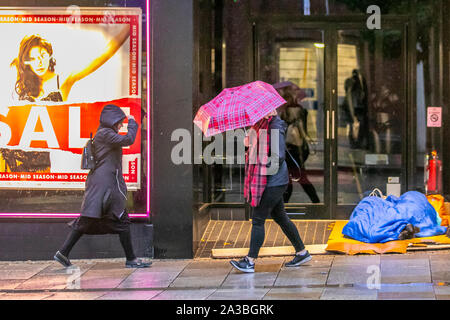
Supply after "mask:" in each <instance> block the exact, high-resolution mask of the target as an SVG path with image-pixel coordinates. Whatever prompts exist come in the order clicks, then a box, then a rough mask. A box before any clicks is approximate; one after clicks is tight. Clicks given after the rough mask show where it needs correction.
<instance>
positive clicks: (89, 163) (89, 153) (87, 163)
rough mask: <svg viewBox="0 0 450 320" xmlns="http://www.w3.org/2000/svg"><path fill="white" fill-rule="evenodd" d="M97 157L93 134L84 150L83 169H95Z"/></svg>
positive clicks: (82, 157) (82, 156) (82, 155)
mask: <svg viewBox="0 0 450 320" xmlns="http://www.w3.org/2000/svg"><path fill="white" fill-rule="evenodd" d="M95 164H96V163H95V157H94V139H92V132H91V135H90V137H89V140H88V141H87V142H86V145H85V146H84V148H83V153H82V154H81V169H84V170H91V169H94V168H95Z"/></svg>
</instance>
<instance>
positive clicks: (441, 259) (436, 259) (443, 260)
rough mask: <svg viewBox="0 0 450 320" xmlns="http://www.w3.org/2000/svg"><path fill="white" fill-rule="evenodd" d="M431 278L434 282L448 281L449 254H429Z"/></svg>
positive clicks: (449, 268) (449, 269)
mask: <svg viewBox="0 0 450 320" xmlns="http://www.w3.org/2000/svg"><path fill="white" fill-rule="evenodd" d="M429 261H430V266H431V279H432V281H433V282H434V283H439V282H450V254H448V253H443V254H431V255H429Z"/></svg>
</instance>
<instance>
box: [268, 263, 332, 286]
mask: <svg viewBox="0 0 450 320" xmlns="http://www.w3.org/2000/svg"><path fill="white" fill-rule="evenodd" d="M329 270H330V268H329V267H326V268H319V267H305V266H303V265H302V266H300V267H293V268H282V269H281V270H280V272H279V274H278V277H277V279H276V281H275V284H274V286H275V287H277V286H308V285H325V283H326V282H327V278H328V273H329Z"/></svg>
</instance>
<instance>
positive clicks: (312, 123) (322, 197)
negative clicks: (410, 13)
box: [254, 21, 411, 219]
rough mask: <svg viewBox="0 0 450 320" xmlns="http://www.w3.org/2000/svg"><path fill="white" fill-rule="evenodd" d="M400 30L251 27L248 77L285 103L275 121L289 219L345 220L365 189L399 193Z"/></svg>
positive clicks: (403, 66) (402, 115) (403, 71)
mask: <svg viewBox="0 0 450 320" xmlns="http://www.w3.org/2000/svg"><path fill="white" fill-rule="evenodd" d="M405 26H406V24H405V23H403V22H399V23H397V22H396V23H395V24H394V23H392V24H391V25H389V24H388V23H387V22H384V26H383V29H382V30H368V29H367V27H366V24H365V21H364V22H362V21H358V22H348V23H347V22H346V23H344V22H342V23H340V22H331V21H330V22H326V23H325V22H317V21H316V22H291V23H286V22H280V21H271V22H264V23H262V22H260V23H257V24H256V26H255V30H254V40H255V42H254V52H255V55H254V57H255V63H254V65H255V69H254V79H255V80H262V81H265V82H267V83H270V84H273V85H274V87H275V88H277V90H278V91H279V93H280V94H281V95H282V96H283V97H284V98H285V100H286V101H288V102H289V103H288V104H287V105H285V106H284V107H282V108H280V109H279V115H280V117H281V118H283V119H284V120H285V121H286V123H287V124H288V130H287V133H286V143H287V147H288V150H289V151H290V152H289V153H290V154H287V155H286V158H287V161H288V166H289V167H290V169H291V170H290V184H289V187H288V191H287V193H286V194H285V206H286V209H287V212H288V214H290V215H292V217H294V218H305V219H318V218H322V219H348V218H349V216H350V214H351V212H352V211H353V209H354V208H355V206H356V205H357V204H358V202H359V201H360V200H361V199H362V198H363V197H365V196H367V195H369V194H370V193H371V192H372V191H373V190H374V189H375V188H378V189H380V191H381V192H382V193H383V194H394V195H400V194H401V193H402V192H404V191H405V190H406V177H407V174H406V167H405V162H406V157H405V154H406V150H407V143H406V140H407V133H408V131H407V123H406V119H407V113H408V112H411V111H409V110H408V107H407V106H408V101H407V98H406V97H407V86H408V76H407V75H408V74H407V54H406V50H405V48H406V43H407V41H406V39H405V34H406V32H405V29H406V28H405ZM291 159H294V160H296V161H295V162H297V163H298V164H299V165H300V167H301V174H298V169H297V168H296V166H295V165H294V164H293V161H291Z"/></svg>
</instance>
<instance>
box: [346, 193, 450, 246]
mask: <svg viewBox="0 0 450 320" xmlns="http://www.w3.org/2000/svg"><path fill="white" fill-rule="evenodd" d="M409 223H410V224H412V225H413V226H415V227H419V228H420V232H419V233H416V235H415V237H418V238H421V237H431V236H437V235H441V234H444V233H445V232H446V230H447V228H446V227H441V226H440V225H439V224H438V221H437V213H436V210H435V209H434V207H433V206H432V205H431V204H430V203H429V202H428V199H427V197H426V196H425V195H423V194H422V193H420V192H417V191H408V192H405V193H404V194H403V195H401V196H400V197H396V196H393V195H390V196H388V197H387V198H386V199H383V198H379V197H373V196H369V197H365V198H364V199H362V200H361V202H360V203H359V204H358V205H357V206H356V208H355V209H354V210H353V212H352V215H351V217H350V221H349V222H348V223H347V224H346V225H345V227H344V228H343V229H342V233H343V234H344V235H346V236H348V237H350V238H353V239H355V240H358V241H362V242H367V243H384V242H387V241H394V240H398V237H399V235H400V232H401V231H403V229H405V227H406V225H407V224H409Z"/></svg>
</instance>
